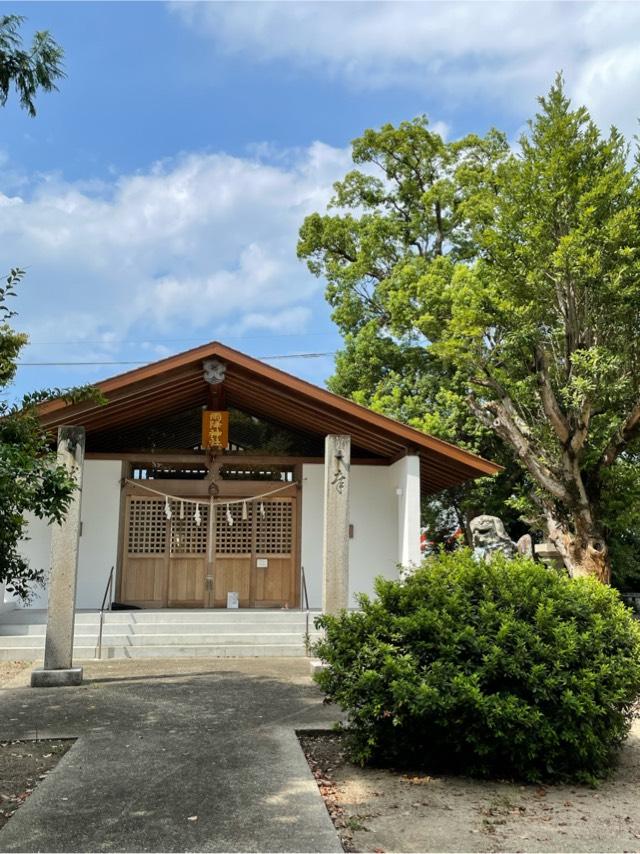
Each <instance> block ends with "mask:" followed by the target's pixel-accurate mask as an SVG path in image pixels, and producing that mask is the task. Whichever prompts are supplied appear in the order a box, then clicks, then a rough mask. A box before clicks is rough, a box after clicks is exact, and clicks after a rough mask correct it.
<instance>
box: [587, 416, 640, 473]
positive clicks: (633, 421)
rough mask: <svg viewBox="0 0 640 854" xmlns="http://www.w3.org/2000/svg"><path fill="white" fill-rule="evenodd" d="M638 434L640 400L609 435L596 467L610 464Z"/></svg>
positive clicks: (639, 427) (639, 431)
mask: <svg viewBox="0 0 640 854" xmlns="http://www.w3.org/2000/svg"><path fill="white" fill-rule="evenodd" d="M638 435H640V400H639V401H638V402H637V403H636V404H635V405H634V406H633V408H632V410H631V412H630V413H629V415H628V416H627V417H626V419H625V420H624V421H623V422H622V424H621V425H620V427H618V429H617V430H616V432H615V433H614V435H613V436H612V437H611V440H610V441H609V444H608V445H607V447H606V448H605V449H604V452H603V454H602V456H601V457H600V459H599V461H598V466H597V468H599V469H600V468H605V467H607V466H610V465H612V464H613V463H614V462H615V461H616V459H617V458H618V456H619V455H620V454H621V453H622V452H623V451H624V450H625V448H626V447H627V446H628V445H629V443H630V442H632V441H633V440H634V439H635V438H636V437H637V436H638Z"/></svg>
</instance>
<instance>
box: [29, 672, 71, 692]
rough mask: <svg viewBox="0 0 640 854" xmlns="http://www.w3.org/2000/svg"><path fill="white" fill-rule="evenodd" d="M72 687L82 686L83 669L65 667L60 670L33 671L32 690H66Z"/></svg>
mask: <svg viewBox="0 0 640 854" xmlns="http://www.w3.org/2000/svg"><path fill="white" fill-rule="evenodd" d="M71 685H82V668H81V667H64V668H60V669H58V670H48V669H47V668H45V667H36V669H35V670H32V671H31V687H32V688H66V687H68V686H71Z"/></svg>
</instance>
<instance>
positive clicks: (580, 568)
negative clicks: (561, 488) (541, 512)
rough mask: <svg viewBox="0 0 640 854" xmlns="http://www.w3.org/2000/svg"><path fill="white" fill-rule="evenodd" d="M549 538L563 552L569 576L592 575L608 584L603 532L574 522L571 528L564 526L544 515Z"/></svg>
mask: <svg viewBox="0 0 640 854" xmlns="http://www.w3.org/2000/svg"><path fill="white" fill-rule="evenodd" d="M547 528H548V530H549V539H550V540H551V542H552V543H553V544H554V545H555V547H556V548H557V549H558V551H559V552H560V554H561V555H562V559H563V561H564V565H565V567H566V568H567V570H568V572H569V575H570V576H571V577H572V578H583V577H585V576H588V575H591V576H593V577H594V578H597V579H598V581H601V582H602V583H603V584H610V583H611V560H610V557H609V550H608V548H607V544H606V542H605V539H604V537H603V536H602V532H601V531H600V530H598V528H597V526H595V525H589V526H585V525H584V522H582V523H579V524H578V525H576V531H570V530H569V529H568V528H567V527H566V526H565V525H563V524H562V523H560V522H558V521H557V520H556V519H554V518H553V517H551V516H547Z"/></svg>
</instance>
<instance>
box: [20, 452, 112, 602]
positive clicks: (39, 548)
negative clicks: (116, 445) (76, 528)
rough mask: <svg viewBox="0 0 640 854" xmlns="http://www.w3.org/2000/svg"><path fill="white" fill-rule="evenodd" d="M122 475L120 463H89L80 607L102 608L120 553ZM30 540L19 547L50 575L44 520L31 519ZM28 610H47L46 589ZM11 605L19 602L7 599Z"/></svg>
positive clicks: (84, 497) (48, 539)
mask: <svg viewBox="0 0 640 854" xmlns="http://www.w3.org/2000/svg"><path fill="white" fill-rule="evenodd" d="M120 476H121V465H120V462H119V461H118V460H86V461H85V464H84V476H83V485H82V510H81V518H82V536H81V537H80V552H79V556H78V586H77V592H76V605H77V607H78V608H99V607H100V603H101V601H102V596H103V594H104V588H105V585H106V583H107V576H108V574H109V569H110V568H111V567H112V566H114V565H115V563H116V557H117V553H118V523H119V517H120ZM28 534H29V539H28V540H23V541H22V543H21V544H20V551H21V553H22V554H23V555H24V556H25V557H26V558H27V559H28V560H29V562H30V564H31V565H32V566H33V567H35V568H37V569H44V570H45V572H46V575H47V576H48V574H49V571H50V565H51V554H50V552H51V529H50V528H49V526H48V525H47V523H46V522H44V521H43V520H42V519H38V518H36V517H35V516H30V518H29V526H28ZM34 592H35V594H36V595H35V596H34V598H33V600H32V602H31V603H30V605H29V606H28V607H30V608H46V607H47V590H46V588H45V589H44V590H43V589H42V588H36V590H35V591H34ZM8 599H9V603H12V604H14V605H15V604H18V606H19V607H22V605H21V604H20V603H16V602H15V600H12V599H11V597H8Z"/></svg>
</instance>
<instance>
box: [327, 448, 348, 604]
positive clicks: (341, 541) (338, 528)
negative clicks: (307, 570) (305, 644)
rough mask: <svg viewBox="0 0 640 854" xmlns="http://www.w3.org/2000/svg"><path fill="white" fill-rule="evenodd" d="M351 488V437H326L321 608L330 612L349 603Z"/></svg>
mask: <svg viewBox="0 0 640 854" xmlns="http://www.w3.org/2000/svg"><path fill="white" fill-rule="evenodd" d="M350 487H351V436H327V437H326V439H325V446H324V550H323V570H322V609H323V611H324V612H325V613H327V614H337V613H338V612H339V611H341V610H342V609H343V608H346V607H347V606H348V604H349V492H350Z"/></svg>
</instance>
